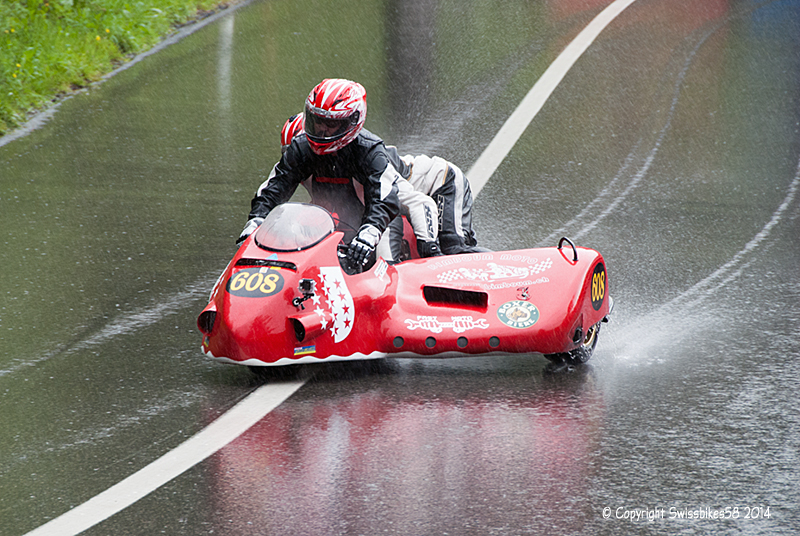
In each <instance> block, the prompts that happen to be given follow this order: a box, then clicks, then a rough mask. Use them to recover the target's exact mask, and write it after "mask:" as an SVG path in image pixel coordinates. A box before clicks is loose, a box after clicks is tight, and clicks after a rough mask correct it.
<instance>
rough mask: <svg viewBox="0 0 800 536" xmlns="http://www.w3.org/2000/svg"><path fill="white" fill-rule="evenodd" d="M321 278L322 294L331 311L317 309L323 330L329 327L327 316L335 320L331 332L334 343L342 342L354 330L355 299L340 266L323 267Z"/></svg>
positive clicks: (320, 271)
mask: <svg viewBox="0 0 800 536" xmlns="http://www.w3.org/2000/svg"><path fill="white" fill-rule="evenodd" d="M319 278H320V282H321V286H322V293H323V295H324V296H325V299H326V301H327V305H328V307H329V308H330V311H325V310H324V309H322V308H321V307H317V308H316V309H315V311H314V312H316V313H317V314H318V315H320V317H321V318H322V325H323V328H325V327H327V321H326V317H325V314H326V313H327V314H329V315H331V317H332V318H333V320H332V325H331V332H332V335H333V340H334V342H342V341H343V340H345V339H346V338H347V336H348V335H349V334H350V330H351V329H353V320H354V319H355V307H354V306H353V297H352V296H351V295H350V291H349V290H348V288H347V284H346V283H345V282H344V275H343V274H342V269H341V268H339V267H338V266H322V267H320V269H319Z"/></svg>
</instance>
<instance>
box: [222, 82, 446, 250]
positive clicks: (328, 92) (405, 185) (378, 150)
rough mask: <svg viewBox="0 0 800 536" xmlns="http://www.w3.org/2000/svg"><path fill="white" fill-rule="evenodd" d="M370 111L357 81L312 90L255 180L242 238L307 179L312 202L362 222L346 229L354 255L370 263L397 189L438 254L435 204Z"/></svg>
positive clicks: (424, 243) (424, 246)
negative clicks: (415, 183) (268, 168)
mask: <svg viewBox="0 0 800 536" xmlns="http://www.w3.org/2000/svg"><path fill="white" fill-rule="evenodd" d="M366 113H367V100H366V91H365V90H364V88H363V87H362V86H361V85H360V84H358V83H356V82H351V81H349V80H341V79H327V80H323V81H322V82H321V83H320V84H319V85H317V86H316V87H315V88H314V89H313V90H312V91H311V93H310V94H309V96H308V98H307V99H306V106H305V114H304V116H303V120H304V125H302V126H301V121H300V119H299V117H298V116H293V117H292V118H291V119H290V121H288V122H287V124H286V125H284V129H283V131H282V133H281V151H282V153H283V154H282V156H281V159H280V161H279V162H278V163H277V164H276V165H275V167H274V168H273V169H272V172H271V173H270V176H269V177H268V178H267V180H266V181H265V182H264V183H263V184H261V186H260V187H259V188H258V190H257V192H256V195H255V197H254V198H253V200H252V202H251V211H250V214H249V220H248V222H247V224H246V225H245V228H244V229H243V231H242V233H241V235H240V236H239V239H238V240H237V244H239V243H241V242H243V241H244V240H245V238H247V237H248V236H249V235H250V234H251V233H252V232H253V231H255V229H256V228H257V227H258V226H259V225H260V224H261V222H262V221H263V220H264V218H265V217H266V215H267V214H269V212H270V211H271V210H272V209H273V208H275V207H276V206H277V205H279V204H281V203H285V202H286V201H288V200H289V198H290V197H291V196H292V194H293V193H294V192H295V190H296V189H297V186H298V184H301V183H303V184H304V185H305V187H306V189H308V191H309V193H310V195H311V200H312V202H313V203H314V204H318V205H320V206H322V207H324V208H326V209H328V210H329V211H330V212H333V213H336V214H337V216H338V217H339V220H340V221H342V222H344V223H345V224H347V225H349V226H351V227H352V228H353V230H354V231H355V230H356V229H357V232H355V236H354V237H352V234H353V233H346V235H348V234H349V235H350V236H348V237H347V240H350V245H349V248H348V256H349V257H350V258H351V259H352V260H353V261H355V262H357V263H360V264H365V263H366V262H367V260H368V259H369V258H370V256H371V255H372V254H373V253H374V251H375V248H376V247H377V245H378V242H379V241H380V238H381V235H382V234H383V232H384V231H385V230H386V227H387V226H388V225H389V223H390V222H391V221H392V220H393V219H394V218H395V217H396V216H397V215H398V214H399V213H400V211H401V201H400V196H402V197H403V201H404V203H403V206H404V207H406V209H407V210H408V211H409V212H410V219H411V223H412V226H413V227H414V228H415V233H417V237H418V249H419V251H420V255H421V256H432V255H437V254H441V253H439V247H438V245H437V243H436V236H435V235H432V232H433V230H435V229H436V228H437V224H436V221H435V218H436V204H435V203H434V202H433V200H432V199H431V198H430V197H428V196H425V195H424V194H420V193H417V192H414V189H413V188H412V187H411V185H410V183H409V182H408V180H407V179H408V178H409V177H410V173H411V170H410V168H409V167H408V166H407V165H406V163H405V162H404V161H403V160H402V159H401V158H400V157H399V155H398V154H397V151H396V150H395V149H394V148H391V150H390V149H389V148H387V147H386V146H385V145H384V143H383V141H382V140H381V139H380V138H378V137H377V136H375V135H374V134H372V133H371V132H369V131H367V130H366V129H364V128H363V125H364V120H365V118H366ZM298 127H301V128H303V127H304V130H305V132H299V130H300V129H299V128H298ZM298 132H299V134H298ZM292 134H295V135H293V136H292ZM351 237H352V240H351Z"/></svg>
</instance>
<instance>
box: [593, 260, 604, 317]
mask: <svg viewBox="0 0 800 536" xmlns="http://www.w3.org/2000/svg"><path fill="white" fill-rule="evenodd" d="M605 297H606V267H605V266H603V263H602V262H598V263H597V265H596V266H595V267H594V273H592V307H593V308H594V310H595V311H599V310H600V307H602V306H603V299H605Z"/></svg>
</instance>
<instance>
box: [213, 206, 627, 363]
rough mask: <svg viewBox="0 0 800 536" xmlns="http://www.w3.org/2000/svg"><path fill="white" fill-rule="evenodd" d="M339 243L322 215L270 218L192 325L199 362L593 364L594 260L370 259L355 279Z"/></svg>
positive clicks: (601, 297)
mask: <svg viewBox="0 0 800 536" xmlns="http://www.w3.org/2000/svg"><path fill="white" fill-rule="evenodd" d="M342 236H343V233H342V232H341V231H337V230H336V225H335V221H334V219H333V217H332V216H331V214H330V213H329V212H327V211H326V210H325V209H323V208H321V207H318V206H315V205H307V204H297V203H287V204H284V205H280V206H278V207H276V208H275V209H274V210H273V211H272V212H270V214H269V215H268V216H267V218H266V219H265V220H264V223H262V224H261V226H260V227H259V228H258V229H257V230H256V231H255V232H254V233H253V234H252V235H250V237H248V238H247V240H246V241H245V242H244V243H243V244H242V245H241V247H240V248H239V250H238V251H237V252H236V255H235V256H234V257H233V260H231V262H230V263H229V264H228V266H227V268H225V270H224V272H223V273H222V275H221V276H220V278H219V280H218V281H217V283H216V285H215V286H214V289H213V290H212V292H211V296H210V299H209V303H208V305H207V306H206V307H205V309H203V311H202V312H201V313H200V316H199V317H198V320H197V326H198V328H199V329H200V331H201V332H202V335H203V339H202V350H203V352H204V353H205V354H206V355H207V356H208V357H211V358H213V359H217V360H219V361H222V362H225V363H236V364H240V365H247V366H250V367H254V366H273V365H289V364H297V363H317V362H321V361H335V360H355V359H374V358H380V357H386V356H398V357H399V356H403V357H463V356H464V355H465V354H509V353H541V354H544V355H545V356H546V357H547V358H548V359H550V360H551V361H555V362H565V363H567V364H570V365H574V364H579V363H584V362H586V361H587V360H588V359H589V357H591V355H592V351H593V350H594V348H595V345H596V344H597V336H598V333H599V331H600V326H601V323H602V322H604V321H607V318H608V315H609V313H610V311H611V308H612V301H611V298H610V297H609V295H608V291H609V282H608V274H607V271H606V266H605V262H604V261H603V257H602V256H601V255H600V254H599V253H598V252H596V251H594V250H592V249H586V248H578V247H575V245H574V244H573V243H572V242H571V241H570V240H569V239H567V238H562V239H561V241H560V242H559V244H558V247H550V248H536V249H523V250H516V251H498V252H490V253H489V252H487V253H476V254H465V255H451V256H442V257H431V258H427V259H415V260H408V261H405V262H402V263H399V264H394V265H390V264H387V263H386V261H384V260H383V259H382V258H378V259H377V261H376V262H374V263H373V264H372V266H370V267H369V268H368V269H365V270H363V271H361V270H360V267H352V266H349V265H348V263H347V259H346V257H345V256H344V255H343V248H345V247H346V246H344V245H342V241H341V238H342ZM565 244H566V247H565Z"/></svg>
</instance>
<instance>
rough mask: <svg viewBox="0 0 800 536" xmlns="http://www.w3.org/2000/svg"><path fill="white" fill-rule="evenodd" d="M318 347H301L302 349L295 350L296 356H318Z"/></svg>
mask: <svg viewBox="0 0 800 536" xmlns="http://www.w3.org/2000/svg"><path fill="white" fill-rule="evenodd" d="M316 353H317V347H316V346H314V345H311V346H301V347H300V348H295V349H294V355H296V356H298V355H309V354H316Z"/></svg>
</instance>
